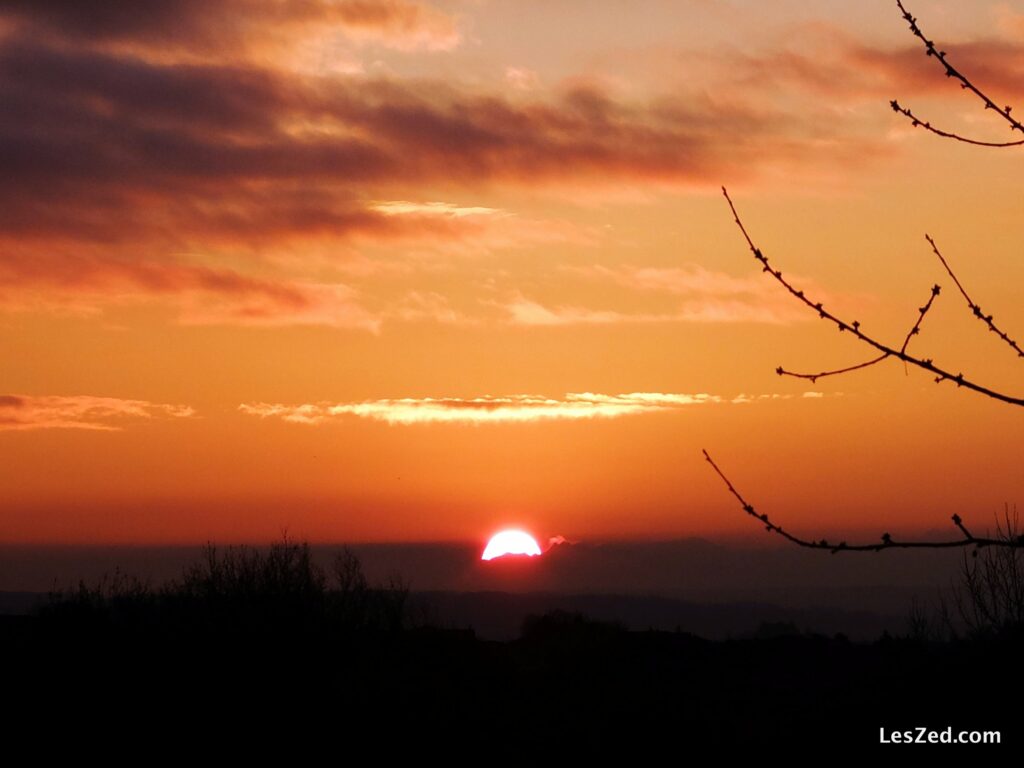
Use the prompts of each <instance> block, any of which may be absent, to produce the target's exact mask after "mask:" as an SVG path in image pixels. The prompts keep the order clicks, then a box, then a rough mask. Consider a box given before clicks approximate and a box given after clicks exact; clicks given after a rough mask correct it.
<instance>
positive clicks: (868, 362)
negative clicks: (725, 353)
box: [775, 285, 942, 384]
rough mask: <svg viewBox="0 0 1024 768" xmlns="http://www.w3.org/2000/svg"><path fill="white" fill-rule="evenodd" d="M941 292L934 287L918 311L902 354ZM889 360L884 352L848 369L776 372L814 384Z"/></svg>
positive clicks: (780, 368)
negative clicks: (817, 371)
mask: <svg viewBox="0 0 1024 768" xmlns="http://www.w3.org/2000/svg"><path fill="white" fill-rule="evenodd" d="M941 290H942V289H941V288H939V286H937V285H934V286H932V293H931V296H929V297H928V301H927V302H925V305H924V306H923V307H921V308H920V310H918V311H919V312H920V314H919V315H918V317H917V322H916V323H914V327H913V328H911V329H910V331H909V332H908V333H907V337H906V338H905V339H904V340H903V346H902V347H900V352H906V351H907V345H908V344H909V343H910V340H911V339H912V338H913V337H914V336H916V335H917V334H918V333H919V332H920V330H921V322H922V321H923V320H924V316H925V315H927V314H928V310H929V309H931V308H932V302H934V301H935V297H936V296H938V295H939V292H940V291H941ZM852 325H853V327H854V328H856V329H858V330H859V329H860V323H859V322H857V321H854V322H853V323H852ZM888 359H889V353H888V352H883V353H882V354H880V355H879V356H878V357H873V358H872V359H870V360H866V361H864V362H863V363H857V365H851V366H848V367H847V368H838V369H836V370H834V371H822V372H821V373H796V372H795V371H787V370H786V369H785V368H783V367H782V366H781V365H780V366H779V367H778V368H776V369H775V372H776V373H777V374H779V376H792V377H793V378H795V379H807V380H808V381H810V382H811V383H812V384H813V383H814V382H816V381H817V380H818V379H821V378H824V377H826V376H838V375H839V374H841V373H850V371H859V370H860V369H862V368H870V367H871V366H872V365H877V364H878V363H880V362H882V361H883V360H888Z"/></svg>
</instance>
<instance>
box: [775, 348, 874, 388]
mask: <svg viewBox="0 0 1024 768" xmlns="http://www.w3.org/2000/svg"><path fill="white" fill-rule="evenodd" d="M888 359H889V354H888V353H887V352H886V353H883V354H881V355H879V356H878V357H875V358H872V359H871V360H867V361H865V362H863V363H857V365H851V366H849V367H848V368H838V369H836V370H834V371H822V372H821V373H796V372H795V371H787V370H786V369H785V368H783V367H782V366H781V365H780V366H779V367H778V368H776V369H775V372H776V373H777V374H779V376H792V377H793V378H794V379H807V380H808V381H810V382H811V383H812V384H813V383H814V382H816V381H817V380H818V379H823V378H825V377H826V376H838V375H839V374H841V373H849V372H850V371H859V370H860V369H861V368H868V367H870V366H872V365H875V364H877V363H880V362H882V361H883V360H888Z"/></svg>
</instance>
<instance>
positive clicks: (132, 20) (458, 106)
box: [0, 0, 1024, 543]
mask: <svg viewBox="0 0 1024 768" xmlns="http://www.w3.org/2000/svg"><path fill="white" fill-rule="evenodd" d="M145 5H146V12H144V13H139V12H138V3H130V2H127V0H126V1H125V2H109V1H108V2H103V3H101V2H98V1H97V2H92V0H85V1H83V2H77V3H70V4H69V3H64V2H58V1H57V0H52V1H48V0H42V1H38V0H36V1H33V2H29V1H28V0H26V1H25V2H9V3H3V4H2V5H0V103H3V104H4V107H3V109H2V110H0V157H2V163H0V167H2V168H3V172H2V173H0V203H2V204H0V489H2V492H0V542H55V543H56V542H60V543H67V542H82V543H85V542H118V543H158V542H196V541H203V540H206V539H209V538H214V539H218V540H222V541H223V540H237V541H263V540H266V539H268V538H273V537H275V536H277V535H279V534H280V532H281V530H282V529H285V528H287V529H288V531H289V532H290V534H291V535H294V536H297V537H308V538H310V539H313V540H351V541H357V540H362V541H366V540H384V541H395V540H426V539H470V538H481V537H483V536H485V535H486V534H488V533H490V532H491V531H492V530H494V529H495V528H496V527H498V526H500V525H504V524H516V525H521V526H525V527H529V528H530V529H531V530H532V531H533V532H534V533H535V534H536V535H538V537H541V538H546V537H549V536H555V535H563V536H566V537H567V538H569V539H572V540H578V539H583V540H586V539H591V538H608V537H630V538H645V537H647V538H649V537H658V538H662V537H668V536H684V535H701V536H723V535H735V534H753V535H756V534H757V531H756V526H754V527H753V528H754V529H755V530H752V527H751V525H750V521H749V519H746V518H745V517H744V516H743V515H742V512H741V511H740V510H738V509H737V507H736V505H735V501H734V500H732V499H731V497H729V496H728V495H727V493H726V492H725V490H724V488H723V487H722V485H721V483H720V482H719V481H718V479H717V478H716V477H715V476H714V475H713V473H712V472H711V471H710V469H709V468H708V467H707V465H706V464H704V462H703V460H702V457H701V455H700V449H701V448H707V449H708V450H709V451H711V453H712V454H713V455H714V456H715V458H716V460H717V461H718V462H719V464H721V465H722V467H723V469H725V470H726V471H727V472H728V473H729V475H730V476H731V477H732V479H733V480H734V481H735V482H736V483H737V484H738V485H739V486H740V488H741V489H742V490H743V491H744V493H745V494H746V495H747V496H748V497H749V498H750V500H751V501H753V502H754V503H755V504H756V505H757V506H758V508H759V509H763V510H764V511H766V512H770V513H771V514H772V517H773V519H776V520H777V521H778V522H781V523H783V524H785V525H787V527H789V528H792V529H794V530H795V531H796V532H798V533H806V534H808V535H811V536H813V535H816V534H819V533H821V534H830V535H835V534H836V533H837V532H843V533H847V532H849V533H855V532H859V531H867V532H869V533H870V535H875V534H877V533H878V532H880V530H883V529H885V530H890V531H892V532H893V533H894V535H895V534H896V533H897V532H899V531H920V530H930V529H940V530H941V529H944V528H945V526H946V522H945V521H946V520H948V517H949V515H950V514H952V513H953V512H957V513H959V514H961V515H962V516H963V517H964V519H965V520H967V521H968V522H969V523H973V525H974V527H975V528H978V529H984V528H985V527H986V526H987V525H990V524H991V521H992V520H993V515H994V514H995V513H997V512H999V511H1000V510H1002V508H1003V505H1004V503H1007V502H1009V503H1013V502H1015V501H1017V500H1019V499H1020V500H1024V493H1022V492H1024V476H1022V474H1021V472H1020V457H1021V455H1022V450H1021V447H1022V446H1021V435H1022V434H1024V433H1022V429H1021V427H1022V423H1021V418H1022V414H1021V412H1020V410H1019V409H1018V408H1016V407H1014V406H1008V405H1004V404H999V403H996V402H993V401H991V400H987V399H985V398H983V397H980V396H977V395H975V394H971V393H968V392H965V391H957V389H956V387H955V386H951V385H950V384H948V383H947V384H943V385H936V384H934V383H933V382H932V381H931V379H930V377H929V376H928V375H927V374H925V373H923V372H920V371H917V370H914V369H911V370H909V371H905V370H904V366H903V365H902V364H900V363H897V362H889V363H886V364H883V365H880V366H877V367H875V368H872V369H868V370H865V371H861V372H857V373H853V374H849V375H847V376H842V377H835V378H831V379H821V380H819V381H817V382H815V383H813V384H811V383H810V382H807V381H800V380H795V379H789V378H780V377H778V376H776V375H775V373H774V371H775V368H776V367H777V366H779V365H784V366H785V367H787V368H789V369H793V370H804V371H817V370H824V369H828V368H834V367H842V366H845V365H849V364H853V363H857V362H860V361H861V360H864V359H866V358H867V357H870V354H869V352H870V350H868V349H866V348H864V347H863V346H862V345H859V344H857V343H856V342H855V341H853V340H851V339H850V338H849V336H848V335H847V336H844V337H841V336H839V335H838V334H837V333H836V331H835V328H834V327H830V326H828V325H826V324H824V323H822V322H820V321H819V320H818V319H817V318H816V317H815V316H814V314H813V313H808V312H807V311H806V310H805V309H804V308H803V307H801V306H800V305H799V304H797V303H796V302H794V301H793V300H792V298H791V297H789V296H787V295H786V294H785V292H784V290H783V289H782V288H781V286H779V285H778V284H777V283H775V282H773V281H772V280H771V279H770V278H769V277H767V276H765V275H763V274H762V273H760V272H759V271H758V269H757V268H756V267H757V265H756V263H755V262H754V260H753V259H752V258H751V256H750V253H749V251H748V250H747V248H746V243H745V242H744V240H743V238H742V236H741V234H740V233H739V231H738V230H737V228H736V227H735V225H734V223H733V221H732V218H731V215H730V213H729V210H728V206H727V204H726V203H725V201H724V200H723V199H722V196H721V192H720V187H721V186H722V185H726V186H728V187H729V190H730V194H731V196H732V198H733V199H734V201H735V202H736V204H737V207H738V208H739V211H740V213H741V215H742V216H743V218H744V222H745V224H746V225H747V227H748V229H749V230H750V232H751V235H752V236H753V237H754V239H755V240H756V242H757V243H758V245H760V246H761V247H762V248H763V249H764V251H765V253H766V254H767V255H768V256H769V257H770V258H771V259H772V261H773V263H775V264H776V265H777V266H778V267H780V268H781V269H783V270H784V271H785V273H786V275H787V277H788V278H790V279H791V280H793V281H794V282H795V283H796V284H798V286H799V287H801V288H803V289H805V290H806V291H807V292H808V294H809V295H814V296H815V297H816V298H817V300H822V301H825V302H826V303H827V304H828V306H829V307H831V308H834V309H835V311H837V312H838V313H839V314H841V315H842V316H843V317H845V318H847V319H848V320H851V321H852V320H854V319H857V320H859V321H860V322H861V324H862V326H863V327H864V328H865V329H868V330H870V332H872V333H873V334H875V335H877V336H879V337H880V338H882V339H883V340H886V341H888V342H890V343H893V344H895V345H896V346H899V344H900V343H901V341H902V338H903V335H904V334H905V333H906V332H907V330H908V329H909V327H910V326H911V325H912V324H913V321H914V319H915V317H916V314H917V310H918V307H920V306H921V304H922V303H923V302H924V301H925V300H926V298H927V295H928V291H929V289H930V287H931V285H932V284H933V283H936V282H937V283H940V284H941V285H942V286H943V287H944V290H943V293H942V294H941V296H940V297H939V299H938V300H937V303H936V305H935V307H934V309H933V310H932V311H931V312H930V313H929V314H928V316H927V318H926V320H925V323H924V327H923V330H922V333H921V335H920V336H919V337H916V338H915V339H914V340H913V342H912V346H911V350H912V351H916V352H917V353H919V354H920V355H921V356H922V357H928V358H934V359H935V361H936V363H940V364H944V365H946V366H947V367H948V368H950V369H951V370H953V371H963V372H964V373H965V374H969V375H970V376H971V377H972V378H973V379H975V380H977V381H979V382H981V383H983V384H986V385H989V386H992V387H994V388H998V389H1001V390H1004V391H1007V392H1009V393H1010V394H1013V395H1017V396H1021V395H1024V389H1022V388H1020V386H1019V385H1020V380H1021V379H1020V365H1021V362H1020V361H1019V360H1018V359H1017V358H1016V357H1015V355H1014V353H1013V352H1012V350H1009V349H1008V348H1006V347H1005V346H1003V345H1001V344H1000V343H999V342H998V340H997V339H996V338H995V337H994V336H993V334H990V333H988V331H987V330H986V328H985V327H984V325H982V324H981V323H979V322H977V320H975V319H974V318H972V317H971V315H970V312H969V310H968V309H967V307H966V305H965V303H964V302H963V299H962V297H961V296H959V295H958V294H957V293H956V291H955V288H954V286H953V285H952V284H951V281H950V280H949V278H948V276H947V275H946V274H945V273H944V272H943V270H942V268H941V265H940V264H939V263H938V261H937V260H936V259H935V257H934V256H933V255H932V254H931V251H930V248H929V247H928V245H927V243H926V242H925V240H924V234H925V233H926V232H928V233H930V234H931V235H932V236H934V237H935V238H936V240H937V241H938V243H939V245H940V247H941V248H942V251H943V253H944V254H945V255H946V257H947V258H948V259H949V260H950V261H951V263H952V264H953V266H954V268H955V269H956V271H957V273H958V276H959V277H960V279H961V280H962V281H963V282H964V284H965V285H966V286H967V288H968V290H969V291H970V293H971V294H972V296H973V297H974V298H975V299H976V300H977V301H979V302H980V304H981V305H982V306H983V307H984V308H985V310H986V312H992V313H993V314H994V315H995V316H996V318H997V321H998V322H999V323H1000V324H1001V325H1002V326H1004V327H1005V328H1006V329H1007V330H1008V331H1009V332H1010V334H1011V335H1014V333H1015V332H1016V333H1017V334H1019V335H1021V336H1024V306H1022V305H1021V302H1020V300H1019V295H1020V294H1019V286H1020V285H1021V284H1022V281H1024V262H1022V260H1021V258H1020V254H1021V246H1022V244H1024V215H1022V214H1024V205H1022V202H1024V199H1022V196H1021V194H1020V186H1019V184H1020V167H1021V166H1020V158H1021V151H1022V150H1021V149H1019V148H1011V149H1003V150H994V149H982V148H976V147H970V146H966V145H963V144H957V143H954V142H950V141H945V140H943V139H940V138H938V137H935V136H932V135H929V134H927V133H925V132H924V131H923V130H920V129H916V130H915V129H914V128H913V127H911V126H910V125H909V124H908V122H907V121H906V120H904V119H902V118H901V117H900V116H898V115H896V114H894V113H893V112H892V110H891V109H890V108H889V101H890V99H893V98H898V99H899V100H900V102H901V103H903V104H906V105H908V106H911V107H912V108H913V109H914V110H915V113H918V114H920V115H922V116H925V117H926V118H928V119H931V120H933V121H934V122H935V123H936V124H937V125H942V126H943V127H944V128H947V129H950V130H957V131H960V132H963V133H969V134H970V135H971V136H975V137H978V138H982V139H987V140H994V141H1005V140H1009V139H1011V138H1013V136H1011V135H1009V131H1008V130H1007V125H1006V123H1005V122H1001V121H999V120H998V119H997V118H996V117H995V116H993V115H992V114H991V113H987V114H986V112H985V110H984V109H982V108H981V105H980V103H979V102H978V101H977V100H974V99H972V98H971V97H970V96H969V95H968V94H966V93H963V92H962V91H961V89H960V88H958V87H957V86H956V84H955V83H953V82H951V81H949V80H948V79H947V78H945V77H944V76H943V73H942V70H941V68H940V67H938V66H937V65H936V62H935V61H934V60H929V59H928V58H927V57H925V56H924V55H923V52H922V50H921V48H920V43H919V41H917V40H915V39H914V38H913V37H912V36H911V35H910V33H909V31H908V30H907V27H906V25H905V24H904V22H903V21H902V20H901V18H900V15H899V12H898V10H897V9H896V8H895V4H894V3H892V2H889V0H884V1H882V0H879V1H878V2H876V1H875V0H871V1H870V2H864V3H857V4H851V3H839V2H824V3H815V4H807V3H797V2H779V3H772V4H765V3H761V2H740V1H739V0H734V1H733V2H726V1H722V2H713V1H712V0H689V1H688V2H683V1H679V2H667V1H665V2H662V1H657V0H652V2H649V3H644V4H640V5H637V4H627V3H621V2H610V1H609V2H591V3H585V4H584V3H576V2H561V1H559V2H550V0H549V1H548V2H533V1H532V0H450V1H449V2H438V3H426V2H417V1H416V0H358V2H357V1H356V0H337V1H334V2H332V1H331V0H305V1H304V2H298V1H297V0H266V1H265V2H264V1H261V0H209V1H208V2H199V1H198V0H170V1H169V2H161V3H153V4H152V5H151V6H150V5H149V4H145ZM910 8H911V10H912V11H913V12H914V13H915V14H916V15H917V16H918V17H919V19H920V23H921V25H922V27H923V28H924V30H925V32H926V33H927V34H929V35H931V36H932V37H934V38H935V40H936V41H937V43H938V44H940V47H942V48H943V49H944V50H946V51H947V52H948V53H949V55H950V57H951V60H953V61H954V62H955V63H956V65H957V66H959V67H960V68H961V69H962V70H963V71H965V72H967V73H968V74H969V75H970V76H971V77H972V78H973V79H974V80H975V81H976V82H977V83H978V84H979V85H981V86H982V87H983V88H984V89H985V90H986V91H989V92H991V94H992V95H993V97H994V98H995V99H997V101H998V103H1000V104H1002V103H1009V104H1013V103H1016V104H1018V105H1024V99H1022V98H1021V95H1022V91H1024V3H1021V2H1016V3H1007V2H999V3H975V4H971V5H970V8H966V7H965V4H962V3H952V2H938V1H937V0H913V2H912V4H911V6H910ZM1020 109H1021V110H1022V111H1024V106H1021V107H1020Z"/></svg>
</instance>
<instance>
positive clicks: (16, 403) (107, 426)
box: [0, 395, 195, 431]
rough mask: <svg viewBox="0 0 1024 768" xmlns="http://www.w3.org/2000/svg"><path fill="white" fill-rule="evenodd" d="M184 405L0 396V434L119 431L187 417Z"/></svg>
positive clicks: (82, 397) (81, 397)
mask: <svg viewBox="0 0 1024 768" xmlns="http://www.w3.org/2000/svg"><path fill="white" fill-rule="evenodd" d="M194 415H195V411H194V410H193V409H192V408H190V407H188V406H185V405H167V404H164V403H151V402H149V401H147V400H123V399H120V398H116V397H93V396H90V395H77V396H72V397H60V396H53V395H50V396H31V395H0V431H4V430H19V431H27V430H32V429H92V430H106V431H111V430H119V429H122V424H123V423H125V422H131V421H137V420H147V419H154V418H188V417H191V416H194Z"/></svg>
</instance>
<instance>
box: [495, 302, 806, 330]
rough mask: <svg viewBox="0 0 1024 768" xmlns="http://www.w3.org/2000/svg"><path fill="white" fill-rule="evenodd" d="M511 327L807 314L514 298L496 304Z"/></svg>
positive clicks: (747, 306)
mask: <svg viewBox="0 0 1024 768" xmlns="http://www.w3.org/2000/svg"><path fill="white" fill-rule="evenodd" d="M497 306H498V307H499V308H500V309H502V310H503V311H504V312H505V313H506V314H507V318H508V322H509V323H511V324H513V325H525V326H559V325H610V324H622V323H767V324H770V325H782V324H787V323H793V322H804V321H806V320H808V315H807V313H806V312H800V311H799V309H800V308H799V307H792V306H790V305H789V304H787V303H785V301H783V300H781V299H772V300H771V301H768V302H765V303H753V302H748V301H741V300H737V299H728V298H716V297H710V298H692V299H688V300H686V301H683V302H682V303H680V304H679V305H678V306H677V307H676V308H674V309H671V310H669V311H665V312H629V311H620V310H608V309H590V308H586V307H580V306H572V305H557V306H546V305H544V304H540V303H538V302H536V301H532V300H530V299H527V298H525V297H523V296H522V295H517V296H516V297H514V298H513V299H512V300H510V301H508V302H505V303H498V305H497Z"/></svg>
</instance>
